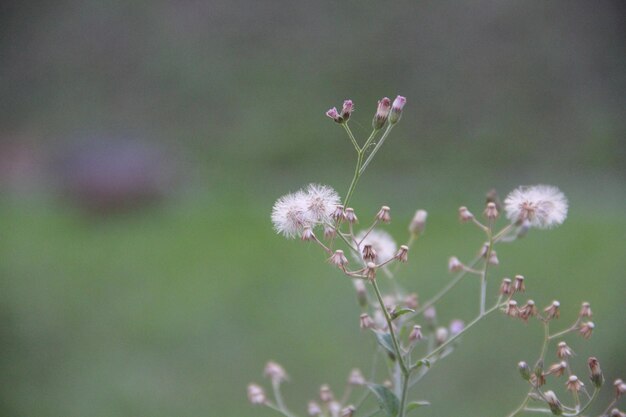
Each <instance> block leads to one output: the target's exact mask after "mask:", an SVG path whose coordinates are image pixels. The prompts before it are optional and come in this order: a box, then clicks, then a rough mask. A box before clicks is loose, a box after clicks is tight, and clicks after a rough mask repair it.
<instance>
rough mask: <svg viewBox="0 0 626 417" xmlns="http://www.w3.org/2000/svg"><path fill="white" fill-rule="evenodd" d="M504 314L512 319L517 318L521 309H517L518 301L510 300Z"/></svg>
mask: <svg viewBox="0 0 626 417" xmlns="http://www.w3.org/2000/svg"><path fill="white" fill-rule="evenodd" d="M504 314H506V315H507V316H511V317H517V315H518V314H519V309H518V308H517V301H515V300H509V302H508V304H507V305H506V307H505V308H504Z"/></svg>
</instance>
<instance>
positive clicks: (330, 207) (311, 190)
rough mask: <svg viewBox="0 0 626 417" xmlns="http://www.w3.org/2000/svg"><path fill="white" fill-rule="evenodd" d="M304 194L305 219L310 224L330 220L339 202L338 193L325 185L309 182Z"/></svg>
mask: <svg viewBox="0 0 626 417" xmlns="http://www.w3.org/2000/svg"><path fill="white" fill-rule="evenodd" d="M304 196H305V199H304V205H305V210H306V211H305V216H306V220H307V221H308V222H309V223H312V224H318V223H322V224H323V223H326V222H330V219H331V216H332V215H333V213H334V212H335V210H336V209H337V206H338V205H339V203H340V198H339V194H337V192H336V191H335V190H333V189H332V188H331V187H329V186H327V185H321V184H309V185H308V186H307V188H306V190H305V191H304Z"/></svg>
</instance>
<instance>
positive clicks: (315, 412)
mask: <svg viewBox="0 0 626 417" xmlns="http://www.w3.org/2000/svg"><path fill="white" fill-rule="evenodd" d="M307 414H308V415H309V417H319V416H321V415H322V409H321V408H320V406H319V404H318V403H316V402H315V401H309V405H308V406H307Z"/></svg>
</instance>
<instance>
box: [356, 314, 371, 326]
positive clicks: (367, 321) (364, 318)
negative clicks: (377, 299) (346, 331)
mask: <svg viewBox="0 0 626 417" xmlns="http://www.w3.org/2000/svg"><path fill="white" fill-rule="evenodd" d="M359 327H361V329H371V328H373V327H374V320H372V318H371V317H370V316H369V314H367V313H363V314H361V316H360V317H359Z"/></svg>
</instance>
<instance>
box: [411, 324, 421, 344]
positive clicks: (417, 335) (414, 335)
mask: <svg viewBox="0 0 626 417" xmlns="http://www.w3.org/2000/svg"><path fill="white" fill-rule="evenodd" d="M422 338H423V336H422V326H420V325H419V324H416V325H415V326H413V330H411V333H410V334H409V340H410V341H411V342H415V341H417V340H422Z"/></svg>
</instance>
